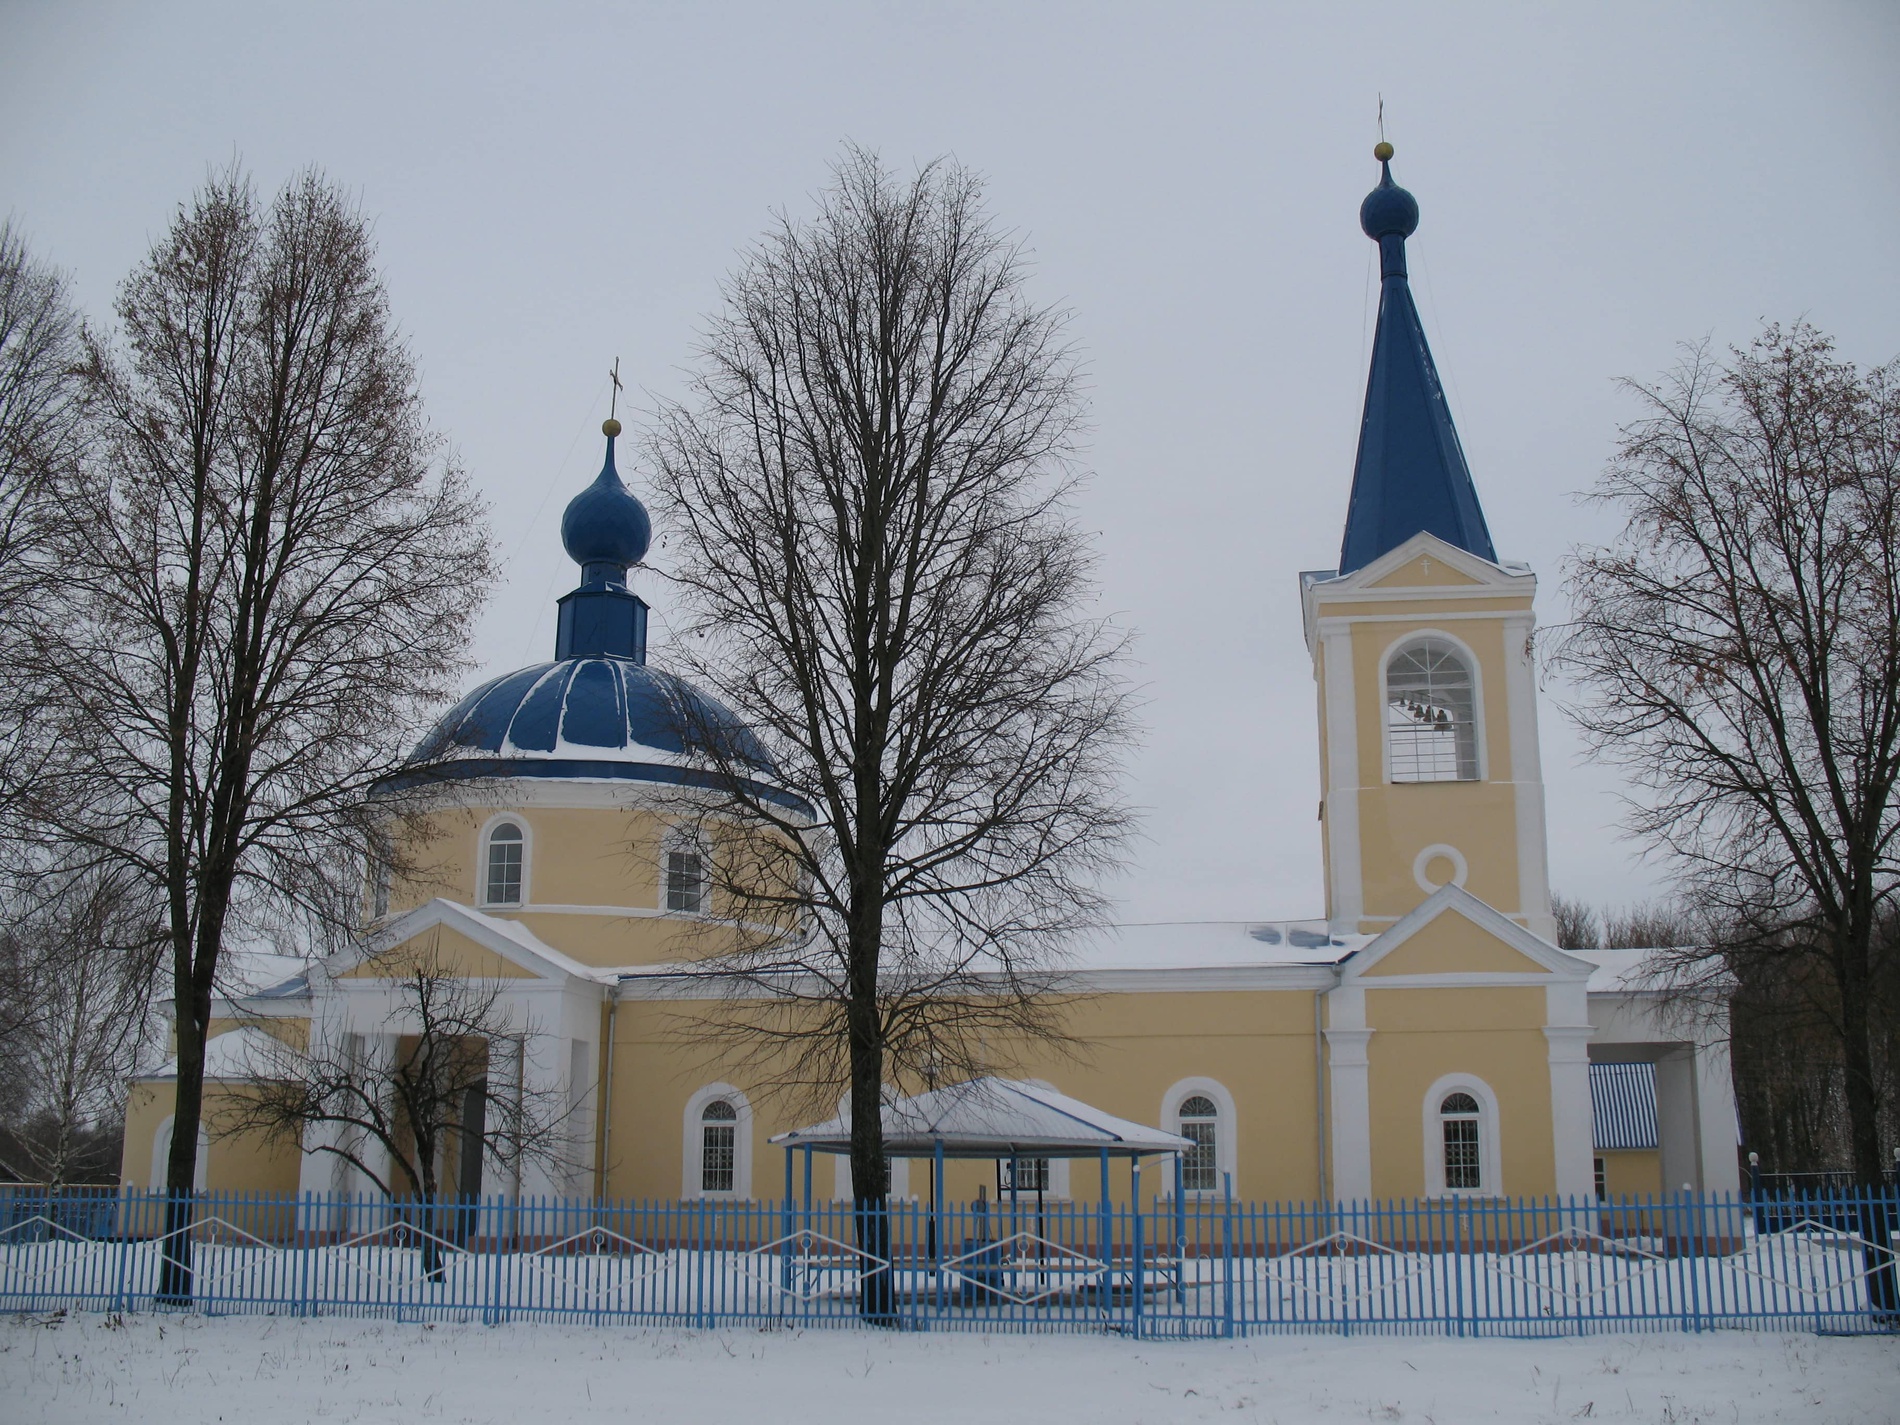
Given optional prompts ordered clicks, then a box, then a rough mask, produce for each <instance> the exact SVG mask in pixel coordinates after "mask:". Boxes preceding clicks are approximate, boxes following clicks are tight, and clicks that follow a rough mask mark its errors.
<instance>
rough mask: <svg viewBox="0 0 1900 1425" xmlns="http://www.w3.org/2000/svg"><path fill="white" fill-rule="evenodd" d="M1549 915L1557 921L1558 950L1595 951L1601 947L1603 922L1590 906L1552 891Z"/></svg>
mask: <svg viewBox="0 0 1900 1425" xmlns="http://www.w3.org/2000/svg"><path fill="white" fill-rule="evenodd" d="M1550 913H1551V915H1552V916H1554V917H1555V918H1556V921H1557V948H1558V949H1560V950H1595V949H1598V948H1600V947H1601V946H1602V944H1603V922H1602V920H1601V919H1600V918H1599V917H1598V915H1597V913H1596V910H1595V909H1594V908H1593V907H1591V906H1590V905H1588V904H1586V903H1585V902H1583V901H1573V900H1571V899H1570V897H1568V896H1560V895H1558V894H1557V893H1556V892H1555V891H1553V892H1551V896H1550Z"/></svg>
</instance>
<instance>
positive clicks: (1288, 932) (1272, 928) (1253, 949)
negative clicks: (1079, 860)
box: [1074, 920, 1373, 970]
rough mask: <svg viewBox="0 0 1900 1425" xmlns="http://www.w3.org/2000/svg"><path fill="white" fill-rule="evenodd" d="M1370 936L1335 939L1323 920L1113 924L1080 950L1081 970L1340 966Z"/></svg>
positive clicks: (1076, 963) (1076, 962)
mask: <svg viewBox="0 0 1900 1425" xmlns="http://www.w3.org/2000/svg"><path fill="white" fill-rule="evenodd" d="M1372 939H1373V937H1372V936H1370V935H1333V934H1331V933H1330V932H1329V931H1328V930H1327V926H1326V922H1325V921H1323V920H1268V921H1257V920H1184V921H1146V922H1139V923H1136V924H1132V925H1113V926H1110V927H1109V928H1108V929H1107V931H1106V932H1105V933H1103V934H1101V935H1099V936H1096V937H1094V938H1093V939H1091V940H1089V941H1087V942H1086V943H1085V944H1083V945H1081V946H1079V947H1078V948H1077V949H1076V951H1075V954H1074V967H1075V968H1076V969H1080V970H1149V969H1155V970H1161V969H1167V970H1178V969H1188V968H1199V967H1220V968H1229V967H1234V966H1243V965H1336V964H1338V963H1339V962H1340V961H1341V960H1343V959H1345V958H1346V957H1347V956H1348V955H1350V954H1352V953H1353V952H1354V951H1355V950H1358V949H1359V948H1360V947H1361V946H1363V945H1366V944H1368V943H1369V942H1370V941H1371V940H1372Z"/></svg>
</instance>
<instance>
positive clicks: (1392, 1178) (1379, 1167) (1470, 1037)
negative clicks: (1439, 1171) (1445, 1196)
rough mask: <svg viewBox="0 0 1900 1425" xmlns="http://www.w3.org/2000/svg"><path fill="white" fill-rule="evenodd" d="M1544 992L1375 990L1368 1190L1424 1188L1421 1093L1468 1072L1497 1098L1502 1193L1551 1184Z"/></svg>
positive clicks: (1370, 1001)
mask: <svg viewBox="0 0 1900 1425" xmlns="http://www.w3.org/2000/svg"><path fill="white" fill-rule="evenodd" d="M1544 1015H1545V995H1544V990H1543V988H1542V987H1541V986H1539V987H1537V988H1534V989H1533V988H1526V989H1474V988H1459V989H1452V988H1444V989H1409V988H1408V989H1389V990H1385V989H1372V988H1368V989H1367V991H1366V1023H1367V1025H1368V1027H1370V1028H1371V1029H1372V1030H1373V1033H1372V1035H1371V1036H1370V1038H1369V1039H1368V1041H1367V1045H1366V1058H1367V1066H1368V1079H1369V1081H1370V1090H1369V1096H1368V1109H1369V1113H1368V1117H1369V1123H1370V1127H1371V1132H1372V1144H1373V1151H1372V1191H1373V1195H1374V1196H1375V1197H1416V1196H1418V1195H1420V1194H1421V1193H1423V1192H1424V1191H1425V1140H1424V1136H1423V1135H1424V1131H1425V1129H1424V1095H1425V1092H1426V1090H1427V1089H1429V1088H1430V1087H1431V1085H1432V1084H1433V1083H1435V1082H1436V1081H1437V1080H1439V1079H1440V1078H1442V1077H1444V1076H1445V1075H1446V1074H1453V1073H1462V1074H1470V1075H1472V1076H1474V1077H1476V1078H1478V1079H1481V1080H1483V1081H1484V1083H1485V1084H1487V1085H1488V1086H1489V1087H1490V1089H1491V1091H1492V1092H1493V1093H1494V1094H1495V1095H1496V1096H1497V1101H1498V1122H1497V1124H1496V1131H1497V1134H1498V1146H1499V1159H1500V1168H1501V1171H1502V1175H1503V1181H1502V1183H1501V1184H1500V1191H1501V1192H1503V1193H1504V1194H1506V1195H1508V1196H1513V1197H1515V1196H1522V1195H1526V1194H1540V1193H1548V1192H1554V1191H1555V1190H1556V1160H1555V1140H1554V1137H1553V1130H1552V1126H1551V1117H1550V1068H1549V1063H1550V1061H1549V1046H1548V1044H1547V1043H1546V1041H1545V1039H1544V1034H1543V1024H1544Z"/></svg>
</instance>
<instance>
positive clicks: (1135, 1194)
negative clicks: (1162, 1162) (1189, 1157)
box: [1128, 1156, 1147, 1341]
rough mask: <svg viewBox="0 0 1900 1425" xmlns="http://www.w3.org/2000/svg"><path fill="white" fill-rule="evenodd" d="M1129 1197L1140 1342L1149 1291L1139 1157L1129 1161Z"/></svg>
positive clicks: (1137, 1337) (1133, 1277) (1132, 1276)
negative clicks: (1143, 1246) (1145, 1295)
mask: <svg viewBox="0 0 1900 1425" xmlns="http://www.w3.org/2000/svg"><path fill="white" fill-rule="evenodd" d="M1128 1195H1129V1197H1131V1198H1132V1199H1133V1200H1134V1204H1135V1206H1134V1218H1135V1221H1134V1227H1133V1230H1132V1233H1131V1238H1132V1241H1131V1244H1130V1245H1131V1246H1132V1247H1133V1250H1134V1256H1135V1260H1134V1262H1133V1263H1132V1264H1131V1266H1132V1270H1131V1272H1130V1274H1129V1281H1130V1282H1131V1283H1132V1286H1133V1291H1132V1298H1133V1302H1134V1308H1135V1339H1136V1340H1137V1341H1139V1340H1140V1339H1141V1308H1142V1307H1143V1306H1144V1305H1145V1304H1146V1303H1144V1302H1143V1300H1142V1294H1143V1293H1144V1292H1145V1291H1146V1289H1147V1284H1146V1283H1145V1282H1144V1281H1143V1280H1142V1275H1143V1274H1142V1265H1143V1263H1142V1260H1141V1158H1140V1157H1139V1156H1135V1157H1131V1158H1129V1160H1128Z"/></svg>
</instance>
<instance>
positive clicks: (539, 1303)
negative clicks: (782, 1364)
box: [0, 1188, 1900, 1337]
mask: <svg viewBox="0 0 1900 1425" xmlns="http://www.w3.org/2000/svg"><path fill="white" fill-rule="evenodd" d="M173 1206H174V1204H173V1203H172V1202H171V1200H169V1199H167V1198H164V1197H162V1196H158V1195H148V1194H123V1193H119V1192H116V1191H114V1190H111V1189H104V1190H85V1189H67V1190H64V1191H63V1192H51V1191H49V1190H46V1189H30V1188H13V1189H6V1188H0V1310H9V1311H45V1310H49V1309H54V1308H58V1307H69V1308H80V1309H89V1310H101V1311H135V1310H144V1309H150V1308H152V1307H154V1306H156V1305H184V1304H188V1305H189V1307H190V1308H191V1309H194V1310H198V1311H203V1312H208V1313H228V1312H252V1313H278V1314H284V1315H296V1316H310V1315H344V1316H381V1317H392V1318H397V1319H402V1320H470V1321H483V1322H491V1323H492V1322H502V1321H510V1320H529V1319H533V1320H567V1321H588V1322H598V1323H618V1322H628V1323H632V1322H647V1323H675V1324H686V1325H701V1326H713V1325H722V1324H742V1323H752V1324H759V1325H766V1324H783V1325H796V1326H814V1325H822V1324H850V1323H855V1322H858V1321H861V1320H862V1319H863V1312H864V1310H865V1307H866V1305H867V1303H869V1304H870V1305H872V1306H874V1307H875V1308H877V1309H879V1310H882V1311H887V1312H888V1313H889V1315H890V1316H891V1318H893V1320H894V1322H895V1324H899V1325H902V1326H905V1327H910V1328H914V1329H927V1330H983V1331H996V1330H1068V1331H1112V1332H1119V1333H1124V1334H1127V1335H1131V1336H1138V1337H1149V1336H1236V1335H1246V1334H1253V1333H1259V1332H1313V1331H1325V1332H1335V1333H1352V1332H1364V1331H1377V1332H1420V1333H1434V1334H1453V1335H1573V1334H1579V1333H1585V1332H1593V1331H1628V1330H1677V1329H1679V1330H1691V1331H1694V1330H1706V1329H1712V1328H1719V1327H1742V1326H1746V1327H1778V1328H1794V1329H1806V1330H1817V1331H1819V1330H1826V1331H1887V1330H1892V1329H1894V1328H1895V1325H1896V1322H1897V1321H1900V1302H1897V1300H1896V1277H1897V1276H1900V1269H1897V1268H1896V1264H1895V1248H1896V1237H1895V1234H1896V1230H1897V1229H1900V1193H1896V1192H1894V1191H1891V1190H1889V1191H1884V1192H1858V1193H1856V1192H1835V1193H1829V1194H1817V1195H1807V1196H1804V1197H1801V1198H1799V1199H1796V1198H1774V1199H1763V1198H1753V1197H1736V1198H1729V1197H1719V1196H1702V1195H1695V1194H1689V1193H1683V1194H1676V1195H1669V1196H1664V1197H1657V1198H1641V1199H1639V1198H1623V1199H1617V1200H1615V1201H1600V1200H1595V1199H1590V1200H1574V1201H1564V1202H1559V1201H1557V1200H1555V1199H1547V1200H1538V1201H1531V1200H1522V1199H1518V1200H1502V1199H1471V1198H1458V1199H1431V1200H1419V1201H1403V1202H1365V1203H1343V1204H1341V1203H1318V1204H1313V1203H1271V1204H1247V1203H1240V1202H1236V1201H1233V1200H1232V1199H1231V1198H1230V1197H1228V1196H1226V1195H1225V1194H1219V1195H1212V1196H1207V1197H1198V1198H1194V1199H1191V1200H1180V1199H1176V1200H1170V1199H1156V1200H1152V1201H1150V1202H1149V1203H1148V1204H1147V1205H1146V1206H1144V1207H1143V1208H1141V1209H1140V1210H1135V1209H1133V1208H1131V1207H1129V1206H1127V1205H1102V1204H1096V1203H1069V1202H1043V1203H1034V1202H1031V1201H1029V1200H1027V1199H1023V1200H1020V1201H1018V1202H1015V1203H1011V1202H1008V1201H1003V1202H994V1203H982V1202H978V1203H965V1204H958V1205H954V1206H952V1205H945V1206H943V1207H940V1208H937V1207H932V1206H930V1205H928V1204H924V1203H916V1202H897V1203H893V1204H892V1205H891V1206H890V1208H889V1209H888V1211H887V1213H885V1214H883V1215H882V1217H881V1218H880V1219H877V1220H871V1219H867V1218H866V1217H864V1216H863V1215H861V1214H859V1213H857V1212H856V1211H855V1210H854V1209H853V1207H852V1206H851V1204H849V1203H824V1204H806V1203H800V1202H793V1201H784V1202H725V1201H712V1200H701V1201H651V1202H649V1201H637V1202H636V1201H627V1202H609V1201H580V1200H535V1199H527V1200H503V1199H498V1198H487V1199H482V1200H480V1201H458V1202H442V1203H437V1204H433V1205H428V1204H422V1203H417V1202H389V1201H385V1200H382V1199H371V1198H360V1197H341V1196H329V1197H322V1196H303V1197H281V1196H261V1195H255V1194H224V1193H211V1194H200V1195H198V1196H196V1197H195V1198H193V1199H191V1200H190V1202H189V1208H190V1214H189V1216H190V1225H189V1226H188V1227H187V1226H179V1225H177V1224H179V1223H180V1222H181V1221H182V1220H183V1219H182V1218H180V1217H177V1216H173V1215H170V1213H169V1209H170V1208H172V1207H173ZM168 1223H170V1224H172V1225H171V1226H170V1227H168V1225H167V1224H168ZM866 1244H869V1245H866ZM187 1252H188V1255H189V1258H190V1267H191V1290H190V1293H189V1301H188V1303H180V1302H178V1301H175V1300H174V1301H170V1302H161V1300H160V1291H161V1286H162V1285H163V1282H164V1278H163V1271H164V1265H165V1260H166V1258H167V1256H168V1255H171V1256H173V1257H182V1256H184V1255H186V1254H187Z"/></svg>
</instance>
